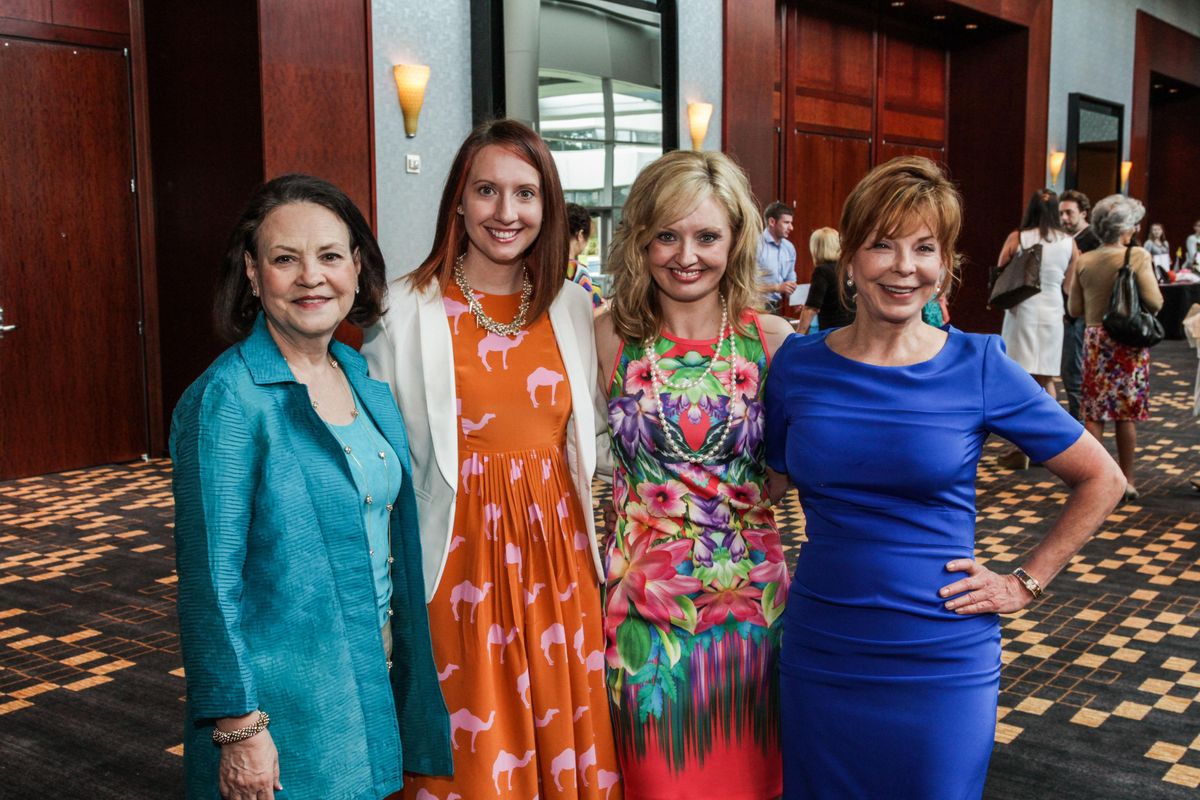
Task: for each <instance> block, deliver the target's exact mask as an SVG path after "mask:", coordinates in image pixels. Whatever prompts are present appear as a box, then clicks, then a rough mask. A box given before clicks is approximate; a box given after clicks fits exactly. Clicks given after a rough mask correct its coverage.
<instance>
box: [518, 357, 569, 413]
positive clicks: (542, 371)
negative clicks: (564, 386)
mask: <svg viewBox="0 0 1200 800" xmlns="http://www.w3.org/2000/svg"><path fill="white" fill-rule="evenodd" d="M562 380H563V374H562V373H561V372H555V371H554V370H552V369H546V368H545V367H538V368H537V369H535V370H534V371H533V372H531V373H529V377H528V378H526V379H525V391H527V392H529V402H531V403H533V407H534V408H538V401H537V390H538V389H540V388H541V387H543V386H549V387H550V405H554V403H555V399H554V398H555V396H556V395H557V393H558V385H559V384H560V383H562Z"/></svg>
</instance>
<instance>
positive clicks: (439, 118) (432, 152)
mask: <svg viewBox="0 0 1200 800" xmlns="http://www.w3.org/2000/svg"><path fill="white" fill-rule="evenodd" d="M371 28H372V33H373V35H374V42H373V51H374V53H373V54H374V63H375V75H374V80H375V174H376V178H377V181H378V182H377V189H376V201H377V204H378V216H379V245H380V247H382V248H383V255H384V258H385V259H387V264H388V274H389V275H390V276H392V277H395V276H396V275H403V274H404V273H406V272H409V271H410V270H412V269H414V268H415V267H417V266H418V265H419V264H420V262H421V260H422V259H424V258H425V256H426V255H428V254H429V248H430V246H431V245H432V244H433V230H434V227H435V226H436V225H437V207H438V201H439V200H440V199H441V195H442V184H443V183H444V182H445V180H446V174H447V173H448V172H449V171H450V162H451V161H453V160H454V154H455V153H456V152H457V151H458V145H459V144H460V143H461V142H462V140H463V139H464V138H466V135H467V134H468V133H470V131H471V12H470V2H469V0H437V2H426V0H371ZM401 63H417V64H428V65H429V68H430V74H429V85H428V87H426V89H425V105H424V107H423V108H422V109H421V122H420V127H419V128H418V129H417V136H416V138H414V139H406V138H405V136H404V115H403V114H401V113H400V100H399V98H398V97H397V96H396V81H395V80H394V79H393V78H392V65H393V64H401ZM407 153H416V154H418V155H419V156H421V172H420V174H418V175H410V174H407V173H406V172H405V171H404V157H405V154H407Z"/></svg>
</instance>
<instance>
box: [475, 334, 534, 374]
mask: <svg viewBox="0 0 1200 800" xmlns="http://www.w3.org/2000/svg"><path fill="white" fill-rule="evenodd" d="M528 335H529V331H521V332H520V333H518V334H517V335H516V336H513V337H508V336H497V335H496V334H494V333H489V334H488V335H487V336H485V337H483V338H482V339H480V340H479V347H477V348H476V350H475V352H476V354H477V355H478V356H479V360H480V361H482V362H483V367H484V369H486V370H487V371H488V372H491V371H492V365H491V364H489V363H488V354H489V353H496V352H498V353H500V366H501V367H503V368H504V369H508V351H509V350H512V349H513V348H514V347H520V345H521V342H522V341H524V340H525V337H526V336H528Z"/></svg>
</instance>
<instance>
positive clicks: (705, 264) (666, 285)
mask: <svg viewBox="0 0 1200 800" xmlns="http://www.w3.org/2000/svg"><path fill="white" fill-rule="evenodd" d="M732 242H733V231H732V229H731V227H730V225H729V215H728V214H727V213H726V212H725V209H724V208H723V207H722V206H721V204H720V203H718V202H717V201H716V200H715V199H714V198H713V197H712V195H708V196H706V197H705V198H704V200H702V201H701V202H700V204H699V205H698V206H696V207H695V208H694V209H693V210H692V212H691V213H690V214H688V215H687V216H686V217H684V218H683V219H679V220H676V221H674V222H671V223H669V224H667V225H663V226H662V227H660V228H659V229H658V230H657V231H655V233H654V236H653V237H652V238H651V239H650V244H649V245H648V246H647V248H646V259H647V261H648V262H649V265H650V275H651V278H652V279H653V280H654V283H655V285H656V286H657V287H658V290H659V291H660V292H661V293H662V294H663V295H664V296H665V297H667V298H670V299H671V300H674V301H676V302H680V303H689V302H695V301H696V300H700V299H703V298H705V297H707V296H708V295H711V294H713V293H714V292H716V291H717V290H718V289H719V287H720V285H721V277H722V276H723V275H724V274H725V265H726V263H727V262H728V260H729V248H730V246H731V244H732Z"/></svg>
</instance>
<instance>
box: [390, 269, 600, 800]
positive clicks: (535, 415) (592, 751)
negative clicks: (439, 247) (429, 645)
mask: <svg viewBox="0 0 1200 800" xmlns="http://www.w3.org/2000/svg"><path fill="white" fill-rule="evenodd" d="M475 296H476V297H477V298H478V299H479V301H480V303H482V305H483V308H484V310H485V312H486V313H487V314H488V315H489V316H491V317H492V318H493V319H499V320H510V319H512V318H513V316H514V315H515V314H516V312H517V306H518V301H519V296H518V295H487V294H483V293H481V292H476V293H475ZM465 300H466V299H465V298H464V297H463V294H462V292H461V291H460V290H459V289H458V287H457V286H455V285H454V284H451V285H450V286H449V287H448V288H447V290H446V295H445V297H444V299H443V304H444V305H445V307H446V314H447V316H448V317H449V320H450V329H451V331H452V332H453V334H454V337H453V338H454V364H453V369H454V375H455V381H456V386H457V390H458V391H457V393H458V398H459V407H458V409H457V412H458V421H459V424H458V456H459V475H460V483H459V492H458V500H457V503H456V505H455V511H454V532H453V535H452V538H451V540H450V555H449V556H448V558H447V561H446V567H445V571H444V572H443V573H442V578H441V581H440V582H439V584H438V589H437V592H436V593H435V594H434V597H433V600H432V602H430V603H429V607H428V610H429V627H430V630H431V632H432V635H433V654H434V660H435V661H436V666H437V668H438V670H439V674H438V679H439V681H440V682H441V689H442V695H443V696H444V697H445V699H446V707H447V709H448V710H449V712H450V738H451V743H452V744H453V745H454V751H453V754H454V775H453V777H447V778H436V777H434V778H428V777H425V776H422V775H407V776H405V782H404V794H403V797H404V800H453V799H454V798H459V800H487V798H512V799H513V800H529V798H531V797H539V798H542V800H580V799H581V798H582V799H583V800H621V778H620V774H619V773H618V771H617V755H616V749H615V746H614V743H613V734H612V724H611V722H610V720H609V711H608V697H607V694H606V692H605V686H604V677H603V675H604V656H603V651H604V634H603V630H602V626H601V606H600V586H599V585H598V583H597V580H596V568H595V566H594V564H593V559H592V553H591V545H590V544H589V541H588V537H587V534H586V533H584V532H583V531H585V530H587V528H586V525H585V523H584V517H583V514H584V511H583V509H582V508H581V507H580V504H579V499H578V497H577V496H576V493H575V490H574V488H573V484H572V483H571V476H570V470H569V468H568V466H567V459H566V454H565V444H566V436H567V424H568V420H569V418H570V415H571V389H570V384H568V382H567V377H566V368H565V367H564V366H563V362H562V357H561V356H560V354H559V350H558V343H557V341H556V339H555V336H554V329H553V327H552V326H551V324H550V319H549V316H548V315H546V314H543V315H542V316H541V317H540V318H538V319H537V320H536V321H535V322H533V323H531V324H530V325H529V327H528V328H526V329H525V330H522V331H521V332H520V333H518V334H517V335H516V336H498V335H496V334H493V333H489V332H487V331H486V330H484V329H483V328H481V327H479V325H478V323H476V321H475V318H474V317H473V316H472V315H471V314H470V313H469V310H468V307H467V304H466V301H465ZM454 411H455V410H454V409H451V410H449V411H448V413H454ZM588 411H589V413H590V411H591V409H588Z"/></svg>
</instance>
